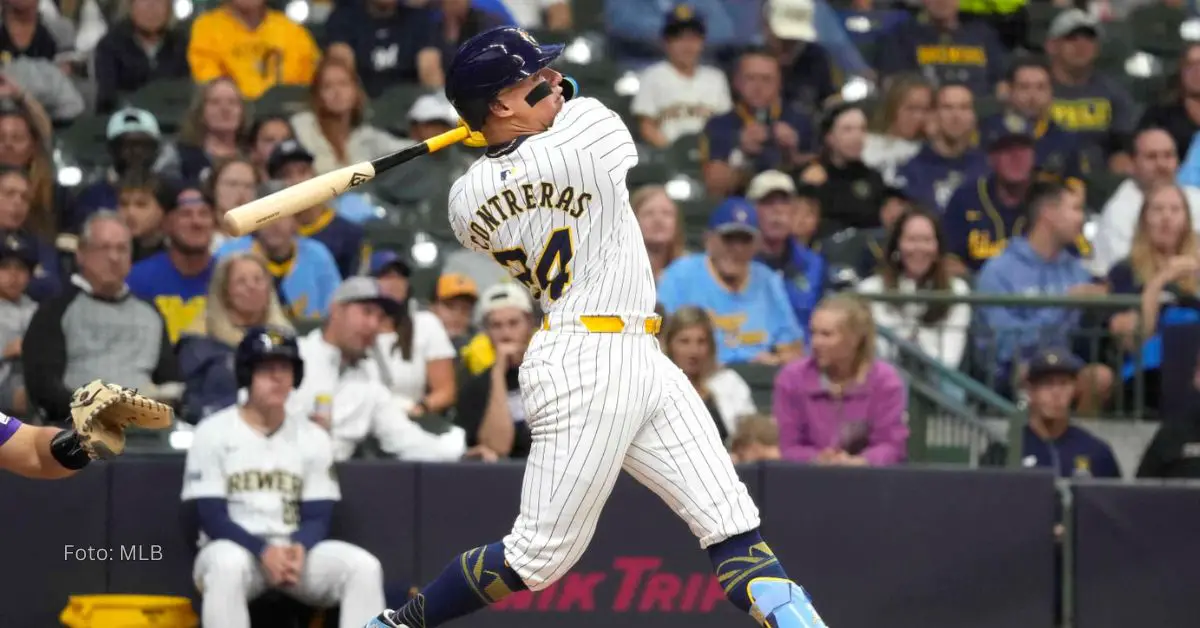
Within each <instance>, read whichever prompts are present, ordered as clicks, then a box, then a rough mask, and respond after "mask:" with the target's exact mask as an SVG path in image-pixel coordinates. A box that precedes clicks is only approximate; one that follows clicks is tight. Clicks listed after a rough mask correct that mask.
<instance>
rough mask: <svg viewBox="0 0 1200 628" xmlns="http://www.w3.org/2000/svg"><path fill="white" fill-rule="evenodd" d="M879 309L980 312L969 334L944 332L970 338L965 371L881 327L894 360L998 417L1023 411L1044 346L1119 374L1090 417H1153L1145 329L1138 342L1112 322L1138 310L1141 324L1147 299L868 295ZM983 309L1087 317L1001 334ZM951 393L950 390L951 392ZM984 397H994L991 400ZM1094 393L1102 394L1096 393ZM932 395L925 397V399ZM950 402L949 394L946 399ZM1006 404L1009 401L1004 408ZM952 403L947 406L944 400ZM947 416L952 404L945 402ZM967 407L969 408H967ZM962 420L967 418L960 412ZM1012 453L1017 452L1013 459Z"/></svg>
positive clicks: (1086, 406) (1089, 407) (1089, 405)
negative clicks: (983, 319)
mask: <svg viewBox="0 0 1200 628" xmlns="http://www.w3.org/2000/svg"><path fill="white" fill-rule="evenodd" d="M863 297H864V298H866V299H869V300H871V301H876V303H886V304H893V305H896V306H904V305H908V304H923V305H931V304H946V305H959V304H962V305H968V306H971V309H972V322H971V325H970V327H968V328H967V329H948V328H946V329H944V330H943V331H944V333H946V334H956V335H964V334H965V335H966V352H965V355H964V359H962V363H961V364H960V365H958V369H955V367H953V366H949V365H947V364H944V363H943V361H942V360H940V359H938V355H929V354H928V353H925V352H924V351H923V349H922V348H920V347H919V346H917V345H916V343H914V342H912V341H910V340H907V339H904V337H899V336H900V335H899V334H896V333H895V330H890V329H882V325H881V329H880V336H881V337H882V339H883V340H884V341H886V342H887V343H888V345H890V349H892V351H890V354H889V355H887V357H888V358H889V359H893V360H896V361H899V363H900V364H901V366H904V365H905V363H906V361H912V360H917V365H918V366H919V369H920V371H922V373H923V375H924V382H925V383H926V384H928V383H932V384H935V387H936V385H937V384H938V383H940V382H946V383H948V384H950V385H952V387H954V388H956V389H959V390H964V391H966V393H967V396H968V397H971V399H972V403H968V406H970V407H974V408H978V412H982V414H983V415H991V413H992V412H997V413H998V414H996V415H998V417H1001V418H1004V417H1007V413H1006V411H1007V408H1008V407H1009V406H1013V405H1014V403H1015V405H1016V406H1020V402H1019V397H1020V388H1021V387H1020V381H1021V379H1022V373H1024V370H1022V367H1024V363H1025V360H1027V359H1028V358H1030V357H1031V355H1032V353H1034V351H1036V349H1037V348H1045V347H1050V346H1055V347H1061V348H1066V349H1068V351H1072V352H1074V353H1075V354H1076V355H1079V357H1080V358H1082V359H1084V361H1086V363H1088V364H1096V365H1105V366H1108V367H1109V369H1110V370H1111V371H1112V373H1114V382H1112V387H1111V389H1110V391H1109V395H1108V399H1106V400H1102V399H1087V400H1085V401H1087V402H1084V403H1081V405H1080V409H1082V411H1084V412H1085V413H1094V414H1097V415H1103V417H1105V418H1127V419H1128V418H1133V419H1141V418H1144V417H1146V415H1147V409H1148V408H1147V405H1146V401H1147V394H1153V393H1154V391H1152V390H1147V388H1146V377H1145V375H1146V373H1145V367H1144V364H1142V354H1141V346H1142V337H1144V335H1142V333H1141V331H1140V328H1141V325H1140V323H1139V324H1138V325H1135V327H1136V328H1138V329H1136V330H1135V331H1134V333H1133V334H1132V336H1121V335H1116V334H1112V333H1111V331H1110V330H1109V329H1108V327H1106V321H1108V318H1109V316H1111V315H1112V313H1117V312H1122V311H1133V312H1135V316H1136V317H1138V318H1139V319H1140V310H1141V298H1140V297H1139V295H1109V297H1025V295H1015V294H983V293H971V294H953V293H948V292H934V291H918V292H908V293H900V292H892V293H878V294H863ZM983 307H1021V309H1042V307H1055V309H1076V310H1080V311H1081V317H1080V325H1079V327H1078V328H1076V329H1070V330H1064V329H1056V328H1046V329H1032V328H1028V327H1019V328H1007V329H996V328H988V327H985V325H983V324H980V322H979V317H978V312H979V310H980V309H983ZM1126 370H1132V376H1130V377H1128V378H1123V377H1122V372H1123V371H1126ZM943 388H944V387H943ZM984 391H986V393H989V394H984ZM1087 393H1088V394H1099V393H1098V391H1097V390H1096V389H1094V388H1092V389H1088V390H1087ZM923 396H924V395H923ZM942 396H944V395H942ZM998 400H1003V403H998V402H997V401H998ZM942 401H946V400H944V399H943V400H942ZM936 405H937V406H938V407H941V408H942V409H943V411H949V405H947V403H943V402H937V403H936ZM960 409H961V408H960ZM960 415H961V414H960ZM1010 455H1012V454H1010Z"/></svg>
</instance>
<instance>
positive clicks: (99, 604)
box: [59, 595, 200, 628]
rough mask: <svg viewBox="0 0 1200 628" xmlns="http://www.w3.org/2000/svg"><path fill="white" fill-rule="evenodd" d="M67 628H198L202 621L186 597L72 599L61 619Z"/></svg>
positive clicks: (96, 596) (97, 596) (84, 597)
mask: <svg viewBox="0 0 1200 628" xmlns="http://www.w3.org/2000/svg"><path fill="white" fill-rule="evenodd" d="M59 621H61V622H62V623H63V625H65V626H67V628H196V626H199V625H200V620H199V618H198V617H196V612H195V611H194V610H192V601H191V600H189V599H187V598H185V597H170V596H165V595H72V596H71V597H70V599H69V600H68V601H67V607H66V608H64V609H63V612H62V615H59Z"/></svg>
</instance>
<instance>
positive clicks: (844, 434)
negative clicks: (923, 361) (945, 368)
mask: <svg viewBox="0 0 1200 628" xmlns="http://www.w3.org/2000/svg"><path fill="white" fill-rule="evenodd" d="M774 398H775V401H774V403H775V406H774V414H775V419H776V420H777V421H778V422H779V445H780V448H781V450H782V453H783V459H784V460H794V461H798V462H815V463H817V464H831V465H845V466H886V465H893V464H899V463H900V462H903V461H904V459H905V456H906V442H907V440H908V427H907V426H906V425H905V422H904V413H905V411H906V410H907V408H908V391H907V389H906V388H905V385H904V381H903V380H901V379H900V374H899V373H897V372H896V369H895V368H893V367H892V365H890V364H888V363H887V362H884V361H883V360H878V359H876V358H875V322H874V321H873V320H872V319H871V311H870V309H869V308H868V307H867V305H866V303H865V302H864V301H862V300H861V299H860V298H858V297H855V296H851V295H848V294H838V295H834V296H832V297H829V298H826V299H824V300H823V301H821V303H820V304H818V305H817V309H816V311H815V312H813V317H812V355H811V356H808V357H805V358H803V359H800V360H797V361H795V362H792V363H791V364H788V365H787V366H785V367H784V368H783V370H782V371H780V372H779V376H778V377H776V378H775V395H774Z"/></svg>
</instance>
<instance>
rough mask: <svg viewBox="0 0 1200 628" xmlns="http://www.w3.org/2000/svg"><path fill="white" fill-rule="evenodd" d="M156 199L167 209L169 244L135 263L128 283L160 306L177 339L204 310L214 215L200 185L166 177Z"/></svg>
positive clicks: (169, 331) (165, 232)
mask: <svg viewBox="0 0 1200 628" xmlns="http://www.w3.org/2000/svg"><path fill="white" fill-rule="evenodd" d="M157 200H158V205H159V207H161V208H162V211H163V212H164V215H163V219H162V224H163V229H162V231H163V235H165V236H166V240H165V241H166V249H165V250H163V251H160V252H158V253H155V254H154V255H151V256H149V257H147V258H145V259H143V260H142V261H140V262H137V263H135V264H134V265H133V268H132V269H131V270H130V271H129V277H128V278H126V280H125V283H127V284H129V289H130V291H132V292H133V294H134V295H135V296H137V297H139V298H142V299H145V300H147V301H150V302H151V303H153V304H154V305H155V306H157V307H158V311H159V312H160V313H161V314H162V315H163V318H164V319H165V320H166V322H167V334H168V336H170V338H171V342H172V343H174V342H177V341H178V340H179V335H180V334H181V333H182V332H183V331H184V330H185V329H187V328H188V327H190V326H191V325H192V323H193V322H194V321H195V320H196V319H197V318H199V317H202V316H203V315H204V308H205V304H206V302H207V296H206V295H207V293H208V284H209V281H211V279H212V272H213V265H214V258H213V255H212V252H211V251H212V239H213V234H214V233H215V232H216V215H215V213H214V211H213V207H212V204H211V203H210V202H209V199H208V198H206V197H205V196H204V194H203V193H202V192H201V191H200V187H199V186H197V185H189V184H181V183H176V182H165V183H164V184H163V185H162V186H161V187H160V189H159V190H158V199H157Z"/></svg>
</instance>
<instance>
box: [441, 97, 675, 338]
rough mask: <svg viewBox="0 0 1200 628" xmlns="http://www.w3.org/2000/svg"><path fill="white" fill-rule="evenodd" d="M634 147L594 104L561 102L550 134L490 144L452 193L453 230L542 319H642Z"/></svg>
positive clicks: (649, 281)
mask: <svg viewBox="0 0 1200 628" xmlns="http://www.w3.org/2000/svg"><path fill="white" fill-rule="evenodd" d="M637 160H638V159H637V148H636V147H635V146H634V143H633V137H632V136H630V134H629V130H628V129H627V128H626V127H625V123H624V122H622V121H621V118H620V117H619V116H618V115H617V114H616V113H614V112H613V111H611V110H609V109H608V108H607V107H605V106H604V105H603V104H602V103H601V102H600V101H598V100H596V99H594V98H575V99H573V100H571V101H569V102H567V103H566V104H564V105H563V108H562V110H561V111H560V112H559V113H558V116H557V117H555V119H554V124H553V126H551V128H550V129H548V130H547V131H545V132H543V133H540V134H537V135H530V136H525V137H522V138H519V139H517V140H515V141H513V142H512V143H510V144H507V145H504V146H502V147H492V148H490V149H489V153H488V155H487V156H485V157H481V158H480V159H479V160H477V161H476V162H475V163H474V164H472V165H471V167H470V168H469V169H468V170H467V172H466V174H464V175H463V176H462V177H460V178H459V179H458V180H457V181H455V183H454V186H453V187H452V188H451V189H450V225H451V227H452V228H453V229H454V234H455V236H456V237H457V238H458V241H459V242H460V243H462V245H463V246H465V247H467V248H469V249H473V250H476V251H480V252H482V253H486V254H488V255H490V256H491V257H492V258H493V259H495V260H496V261H497V262H498V263H499V264H500V265H501V266H504V267H505V268H507V269H508V271H509V273H510V274H512V276H513V277H514V278H515V279H516V280H517V281H519V282H521V283H522V284H524V285H525V287H527V288H528V289H529V292H530V294H531V295H533V297H534V298H535V299H537V300H538V301H539V302H540V303H541V305H542V309H543V311H545V312H547V313H571V314H590V315H600V314H611V315H646V314H652V313H653V312H654V305H655V300H656V298H655V288H654V274H653V272H652V271H651V269H650V260H649V258H648V256H647V254H646V245H645V243H644V242H643V240H642V232H641V229H640V228H639V227H638V223H637V219H636V218H635V217H634V214H633V208H632V207H630V205H629V191H628V189H626V187H625V178H626V175H627V174H628V172H629V169H630V168H632V167H633V166H635V165H636V164H637Z"/></svg>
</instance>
